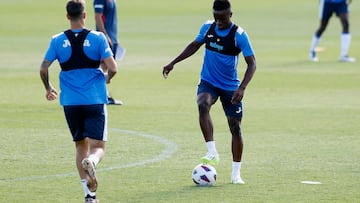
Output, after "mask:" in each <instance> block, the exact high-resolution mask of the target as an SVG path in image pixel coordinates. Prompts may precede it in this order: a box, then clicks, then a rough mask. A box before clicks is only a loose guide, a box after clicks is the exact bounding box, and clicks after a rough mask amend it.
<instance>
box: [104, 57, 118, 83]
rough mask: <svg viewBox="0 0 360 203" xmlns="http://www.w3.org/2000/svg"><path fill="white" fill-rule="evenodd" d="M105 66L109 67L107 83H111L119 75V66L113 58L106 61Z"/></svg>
mask: <svg viewBox="0 0 360 203" xmlns="http://www.w3.org/2000/svg"><path fill="white" fill-rule="evenodd" d="M104 64H105V65H106V67H107V73H106V74H107V76H106V83H110V80H111V79H112V78H113V77H114V76H115V74H116V73H117V64H116V62H115V60H114V58H113V57H112V56H110V57H108V58H106V59H105V60H104Z"/></svg>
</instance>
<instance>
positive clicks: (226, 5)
mask: <svg viewBox="0 0 360 203" xmlns="http://www.w3.org/2000/svg"><path fill="white" fill-rule="evenodd" d="M213 15H214V19H215V22H216V25H217V26H218V27H219V29H226V28H228V27H229V26H230V25H231V16H232V11H231V4H230V2H229V1H228V0H215V1H214V4H213Z"/></svg>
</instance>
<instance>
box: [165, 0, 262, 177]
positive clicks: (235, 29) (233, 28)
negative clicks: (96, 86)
mask: <svg viewBox="0 0 360 203" xmlns="http://www.w3.org/2000/svg"><path fill="white" fill-rule="evenodd" d="M213 16H214V19H215V20H212V21H207V22H205V23H204V24H203V25H202V27H201V28H200V32H199V34H198V35H197V37H196V38H195V40H193V41H192V42H190V44H188V45H187V46H186V48H185V49H184V50H183V51H182V52H181V53H180V54H179V55H178V56H177V57H176V58H175V59H174V60H172V61H171V62H170V63H169V64H168V65H166V66H164V67H163V76H164V77H165V78H167V77H168V75H169V73H170V71H171V70H173V68H174V65H175V64H176V63H178V62H180V61H182V60H184V59H186V58H188V57H190V56H192V55H193V54H194V53H196V52H197V51H198V50H199V48H200V47H201V46H202V45H203V44H205V55H204V61H203V66H202V70H201V74H200V81H199V84H198V89H197V105H198V110H199V122H200V128H201V131H202V134H203V138H204V140H205V142H206V146H207V150H208V151H207V154H206V155H205V156H204V157H202V158H201V161H202V163H206V164H217V163H218V162H219V155H218V152H217V150H216V147H215V140H214V135H213V123H212V120H211V116H210V109H211V107H212V105H213V104H215V102H216V101H217V100H218V99H220V101H221V103H222V106H223V110H224V112H225V115H226V117H227V121H228V125H229V128H230V132H231V135H232V144H231V150H232V160H233V162H232V175H231V182H232V183H233V184H244V181H243V180H242V178H241V176H240V168H241V158H242V152H243V138H242V134H241V129H240V124H241V119H242V116H243V107H242V102H241V101H242V98H243V96H244V93H245V89H246V87H247V85H248V83H249V82H250V81H251V79H252V77H253V75H254V73H255V69H256V61H255V55H254V51H253V49H252V46H251V43H250V40H249V37H248V35H247V33H246V32H245V30H244V29H242V28H241V27H239V26H237V25H236V24H234V23H232V21H231V16H232V11H231V5H230V2H229V1H228V0H215V1H214V2H213ZM240 52H242V55H243V56H244V60H245V62H246V64H247V68H246V71H245V74H244V77H243V78H242V80H241V81H240V80H239V79H238V76H237V65H238V62H239V54H240Z"/></svg>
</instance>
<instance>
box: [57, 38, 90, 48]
mask: <svg viewBox="0 0 360 203" xmlns="http://www.w3.org/2000/svg"><path fill="white" fill-rule="evenodd" d="M83 46H84V47H90V46H91V44H90V41H89V40H87V39H86V40H84V44H83ZM62 47H64V48H66V47H71V44H70V41H69V40H67V39H66V40H64V44H63V45H62Z"/></svg>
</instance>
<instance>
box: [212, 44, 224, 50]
mask: <svg viewBox="0 0 360 203" xmlns="http://www.w3.org/2000/svg"><path fill="white" fill-rule="evenodd" d="M209 45H210V47H213V48H215V49H217V50H218V51H222V50H224V46H221V45H219V44H216V42H210V44H209Z"/></svg>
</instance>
